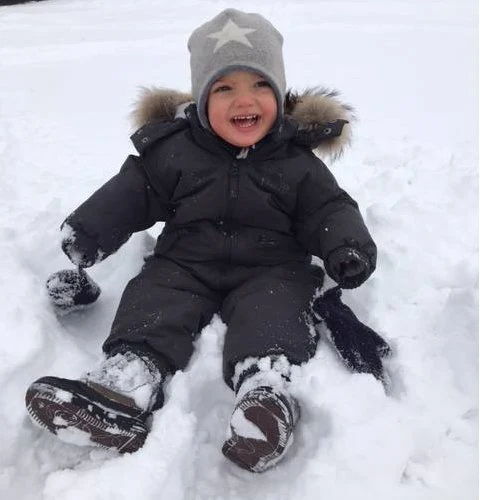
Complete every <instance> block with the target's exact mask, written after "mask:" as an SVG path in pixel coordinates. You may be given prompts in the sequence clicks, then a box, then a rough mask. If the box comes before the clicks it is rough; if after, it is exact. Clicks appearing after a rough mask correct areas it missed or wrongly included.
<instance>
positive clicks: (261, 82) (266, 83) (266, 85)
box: [255, 80, 271, 88]
mask: <svg viewBox="0 0 480 500" xmlns="http://www.w3.org/2000/svg"><path fill="white" fill-rule="evenodd" d="M255 87H259V88H263V87H271V85H270V83H268V82H267V80H260V81H259V82H257V83H256V84H255Z"/></svg>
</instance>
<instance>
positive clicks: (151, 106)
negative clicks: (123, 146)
mask: <svg viewBox="0 0 480 500" xmlns="http://www.w3.org/2000/svg"><path fill="white" fill-rule="evenodd" d="M187 102H192V95H191V94H187V93H183V92H179V91H177V90H172V89H165V88H159V87H151V88H147V87H141V89H140V95H139V97H138V100H137V101H136V102H135V104H134V110H133V111H132V113H131V118H132V122H133V125H134V127H135V128H136V129H138V128H140V127H143V126H144V125H145V124H147V123H149V122H151V121H153V120H161V121H165V122H170V121H173V120H175V116H176V114H177V108H178V107H179V106H181V105H182V104H186V103H187Z"/></svg>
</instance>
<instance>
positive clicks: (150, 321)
mask: <svg viewBox="0 0 480 500" xmlns="http://www.w3.org/2000/svg"><path fill="white" fill-rule="evenodd" d="M282 43H283V39H282V36H281V34H280V33H279V32H278V31H277V30H276V29H275V28H274V27H273V26H272V25H271V24H270V23H269V22H268V21H267V20H266V19H264V18H263V17H262V16H260V15H258V14H246V13H243V12H240V11H238V10H234V9H227V10H225V11H223V12H221V13H220V14H219V15H218V16H216V17H215V18H214V19H212V20H211V21H209V22H207V23H205V24H203V25H202V26H200V27H199V28H198V29H196V30H195V31H194V32H193V34H192V35H191V37H190V39H189V42H188V47H189V50H190V53H191V78H192V95H191V96H190V95H185V94H182V93H178V92H175V91H168V90H153V91H149V92H146V93H145V95H144V97H143V99H142V100H141V101H140V103H139V106H138V109H137V111H136V118H137V122H138V123H139V125H141V128H140V129H139V130H138V131H137V132H136V133H135V134H134V135H133V136H132V140H133V142H134V145H135V146H136V148H137V150H138V156H133V155H132V156H129V157H128V158H127V160H126V162H125V164H124V165H123V167H122V168H121V170H120V172H119V173H118V174H117V175H116V176H114V177H113V178H112V179H111V180H109V181H108V182H107V183H106V184H105V185H104V186H103V187H101V188H100V189H99V190H98V191H96V192H95V193H94V194H93V195H92V196H91V197H90V198H89V199H88V200H87V201H85V202H84V203H83V204H82V205H81V206H80V207H79V208H77V209H76V210H75V211H74V212H73V213H72V214H71V215H69V216H68V217H67V219H66V221H65V222H64V224H63V232H64V233H63V234H64V239H63V250H64V251H65V252H66V254H67V255H68V256H69V258H70V259H71V261H72V262H73V263H74V264H76V265H77V266H79V268H81V269H83V268H86V267H89V266H91V265H93V264H95V263H97V262H99V261H101V260H102V259H104V258H106V257H108V256H109V255H111V254H112V253H113V252H115V251H116V250H118V248H119V247H120V246H121V245H123V244H124V243H125V242H126V241H127V240H128V238H129V237H130V236H131V234H132V233H134V232H137V231H142V230H145V229H147V228H149V227H151V226H152V225H154V224H155V223H156V222H159V221H163V222H165V227H164V229H163V231H162V234H161V235H160V236H159V238H158V242H157V245H156V248H155V252H154V255H153V256H151V257H149V258H148V259H147V260H146V263H145V265H144V267H143V269H142V271H141V272H140V274H139V275H138V276H136V277H135V278H134V279H132V280H131V281H130V283H129V284H128V286H127V287H126V289H125V291H124V293H123V296H122V299H121V302H120V305H119V307H118V311H117V314H116V317H115V319H114V322H113V325H112V329H111V332H110V335H109V336H108V338H107V340H106V341H105V343H104V346H103V350H104V352H105V354H106V359H105V361H104V362H103V363H102V364H101V366H99V367H98V368H97V369H96V370H93V371H91V372H90V373H88V374H87V375H86V376H85V377H84V378H82V379H81V380H68V379H62V378H58V377H43V378H41V379H39V380H37V381H36V382H34V383H33V384H32V385H31V386H30V388H29V389H28V391H27V397H26V401H27V408H28V412H29V414H30V416H31V417H32V419H33V420H34V421H35V422H36V423H38V424H39V425H40V426H42V427H44V428H46V429H48V430H50V431H51V432H53V433H55V434H57V435H58V436H59V437H65V436H67V437H68V432H70V431H72V430H73V431H74V432H78V431H83V432H84V433H86V434H85V435H87V436H88V443H89V444H97V445H100V446H103V447H107V448H113V449H117V450H119V451H121V452H133V451H135V450H137V449H139V448H140V447H141V446H142V445H143V443H144V441H145V439H146V438H147V434H148V417H149V416H150V415H151V413H152V412H153V411H154V410H157V409H159V408H161V406H162V405H163V402H164V397H163V386H164V384H165V382H166V381H167V380H168V378H169V377H170V376H171V375H172V374H173V373H175V371H176V370H182V369H184V368H185V367H186V365H187V364H188V362H189V359H190V357H191V355H192V350H193V342H194V340H195V337H196V335H197V334H198V333H199V332H200V331H201V329H202V328H203V327H204V326H205V325H207V324H208V323H209V321H210V320H211V318H212V315H213V314H215V313H220V314H221V317H222V319H223V321H224V322H225V323H226V324H227V326H228V331H227V333H226V337H225V346H224V353H223V359H224V366H223V371H224V377H225V381H226V383H227V384H228V385H229V386H230V387H231V388H232V389H233V390H234V391H235V393H236V404H235V409H234V411H233V414H232V419H231V425H230V431H229V436H228V437H227V439H226V441H225V444H224V446H223V450H222V451H223V453H224V454H225V456H226V457H227V458H228V459H230V460H232V461H233V462H235V463H237V464H238V465H239V466H241V467H243V468H245V469H247V470H250V471H254V472H260V471H263V470H265V469H267V468H269V467H271V466H272V465H274V464H275V463H276V462H277V461H278V460H279V459H280V458H282V456H283V454H284V451H285V450H286V448H287V447H288V444H289V442H290V440H291V438H292V433H293V430H294V426H295V423H296V420H297V418H298V408H297V406H298V405H297V403H296V401H295V400H294V398H293V397H292V396H291V394H290V393H289V390H288V383H289V376H290V368H291V365H292V364H301V363H304V362H306V361H308V360H309V359H310V358H311V357H312V356H313V354H314V353H315V349H316V345H317V340H318V339H317V333H315V330H314V329H313V328H312V327H311V322H310V320H309V315H308V311H309V308H310V306H311V302H312V299H313V297H314V296H315V294H318V291H319V290H320V289H321V287H322V284H323V271H322V269H321V268H320V267H318V266H312V265H311V256H312V255H316V256H319V257H320V258H322V259H323V262H324V265H325V269H326V272H327V273H328V275H329V276H330V277H331V278H332V279H333V280H335V281H336V282H337V283H338V284H339V285H340V286H341V287H343V288H354V287H357V286H359V285H361V284H362V283H363V282H364V281H365V280H366V279H367V278H368V277H369V276H370V275H371V273H372V272H373V271H374V269H375V262H376V247H375V244H374V242H373V241H372V238H371V237H370V235H369V233H368V231H367V229H366V227H365V224H364V222H363V219H362V217H361V215H360V212H359V210H358V207H357V204H356V203H355V201H354V200H353V199H352V198H351V197H350V196H349V195H348V194H347V193H346V192H345V191H343V190H342V189H341V188H340V187H339V186H338V184H337V182H336V181H335V179H334V177H333V176H332V174H331V173H330V171H329V170H328V169H327V167H326V166H325V165H324V164H323V163H322V161H321V160H320V159H319V158H318V157H317V156H316V155H315V154H314V153H313V151H321V152H323V153H328V154H330V155H331V156H337V155H339V154H341V152H342V150H343V148H344V147H345V145H346V144H347V143H348V132H349V131H348V126H346V124H347V123H348V120H349V118H350V113H351V109H350V108H349V107H348V106H345V105H342V104H341V103H340V102H339V101H338V100H337V98H336V96H335V94H331V93H327V92H322V91H319V92H313V91H310V92H306V93H305V94H304V95H301V96H298V95H296V96H295V95H293V94H291V93H287V92H286V84H285V74H284V65H283V58H282Z"/></svg>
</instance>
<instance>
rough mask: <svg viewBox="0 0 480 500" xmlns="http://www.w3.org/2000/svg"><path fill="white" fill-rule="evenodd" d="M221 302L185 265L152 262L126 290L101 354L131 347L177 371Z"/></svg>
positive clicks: (188, 356) (150, 260)
mask: <svg viewBox="0 0 480 500" xmlns="http://www.w3.org/2000/svg"><path fill="white" fill-rule="evenodd" d="M221 300H222V295H221V294H219V293H217V292H215V291H212V290H210V289H209V288H208V287H207V286H206V285H205V284H203V283H202V282H201V281H199V280H198V279H197V278H195V277H194V276H192V275H191V274H190V273H189V272H188V271H187V270H185V269H184V268H183V267H181V266H179V265H178V264H176V263H174V262H173V261H170V260H168V259H164V258H158V257H154V258H151V259H149V260H147V262H146V263H145V265H144V267H143V269H142V271H141V272H140V274H138V275H137V276H136V277H135V278H133V279H132V280H131V281H130V282H129V283H128V285H127V287H126V288H125V291H124V292H123V295H122V299H121V301H120V305H119V307H118V310H117V313H116V316H115V319H114V321H113V324H112V329H111V332H110V335H109V337H108V338H107V340H106V341H105V343H104V345H103V350H104V351H105V352H106V353H107V354H111V353H113V352H117V351H118V350H122V349H125V345H126V346H130V347H131V349H132V350H133V351H134V352H135V351H137V352H141V353H142V352H143V353H146V354H153V355H155V357H157V361H159V362H160V364H162V362H163V364H164V365H165V364H167V366H168V371H170V372H174V371H176V370H181V369H183V368H185V366H186V365H187V363H188V361H189V359H190V357H191V355H192V352H193V341H194V340H195V336H196V335H197V334H198V333H199V332H200V330H201V329H202V328H203V327H204V326H205V325H206V324H208V323H209V321H210V320H211V318H212V316H213V314H214V313H216V312H218V310H219V309H220V305H221ZM127 348H128V347H127ZM165 362H166V363H165Z"/></svg>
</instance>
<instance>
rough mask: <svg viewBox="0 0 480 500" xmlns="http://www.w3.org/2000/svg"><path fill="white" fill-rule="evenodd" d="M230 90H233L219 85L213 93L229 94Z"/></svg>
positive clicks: (227, 86)
mask: <svg viewBox="0 0 480 500" xmlns="http://www.w3.org/2000/svg"><path fill="white" fill-rule="evenodd" d="M229 90H231V87H230V86H229V85H219V86H218V87H214V89H213V93H217V92H228V91H229Z"/></svg>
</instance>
